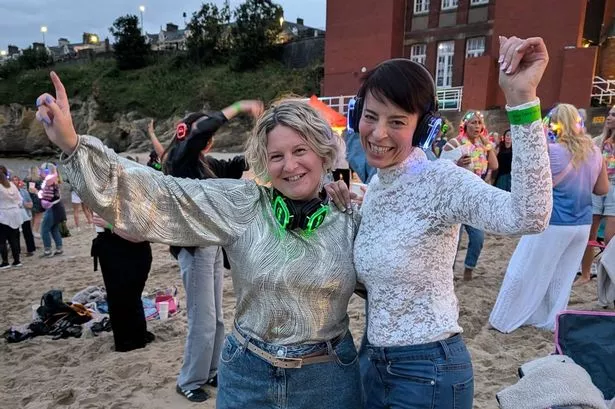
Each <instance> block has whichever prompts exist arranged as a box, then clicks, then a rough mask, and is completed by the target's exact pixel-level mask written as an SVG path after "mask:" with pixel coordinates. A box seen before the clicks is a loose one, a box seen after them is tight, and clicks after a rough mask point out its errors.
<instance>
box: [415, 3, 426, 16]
mask: <svg viewBox="0 0 615 409" xmlns="http://www.w3.org/2000/svg"><path fill="white" fill-rule="evenodd" d="M427 13H429V0H414V14H427Z"/></svg>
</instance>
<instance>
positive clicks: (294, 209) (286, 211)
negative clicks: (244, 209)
mask: <svg viewBox="0 0 615 409" xmlns="http://www.w3.org/2000/svg"><path fill="white" fill-rule="evenodd" d="M271 207H272V209H273V215H274V217H275V219H276V220H277V222H278V224H279V225H280V227H281V229H282V230H295V229H301V230H303V232H304V233H305V234H308V235H309V234H311V233H313V232H314V231H316V229H318V228H319V227H320V226H321V225H322V224H323V222H324V221H325V216H326V215H327V214H328V213H329V203H328V201H324V200H322V199H318V198H316V199H311V200H292V199H289V198H287V197H284V196H283V195H282V193H280V192H278V191H277V190H275V189H273V192H272V202H271Z"/></svg>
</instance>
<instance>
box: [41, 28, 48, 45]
mask: <svg viewBox="0 0 615 409" xmlns="http://www.w3.org/2000/svg"><path fill="white" fill-rule="evenodd" d="M46 32H47V26H42V27H41V33H43V45H45V33H46Z"/></svg>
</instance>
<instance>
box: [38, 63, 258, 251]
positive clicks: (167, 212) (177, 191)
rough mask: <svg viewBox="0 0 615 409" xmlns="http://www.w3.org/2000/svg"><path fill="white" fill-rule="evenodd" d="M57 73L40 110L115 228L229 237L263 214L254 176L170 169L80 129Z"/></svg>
mask: <svg viewBox="0 0 615 409" xmlns="http://www.w3.org/2000/svg"><path fill="white" fill-rule="evenodd" d="M51 78H52V81H53V83H54V86H55V88H56V96H57V102H56V98H54V97H52V96H51V95H49V94H43V95H41V96H40V97H39V98H38V100H37V105H38V112H37V118H39V120H41V121H42V122H43V126H44V127H45V132H46V133H47V136H48V137H49V139H50V140H51V141H52V142H53V143H55V144H56V145H57V146H58V147H60V149H62V151H63V152H64V153H65V154H67V155H69V156H68V158H66V159H64V160H63V164H64V166H65V168H66V173H67V175H68V176H69V178H70V180H71V181H72V183H73V186H74V187H75V190H76V191H77V193H78V194H79V196H80V197H81V198H82V199H83V200H84V202H85V203H87V204H88V206H89V207H91V208H92V209H93V210H94V211H95V212H96V213H98V214H99V215H101V216H102V218H103V219H105V220H107V221H109V222H110V223H111V224H113V226H115V227H116V228H118V229H120V230H123V231H125V232H126V233H128V234H130V235H132V236H135V237H138V238H141V239H143V240H147V241H152V242H161V243H165V244H173V245H178V246H203V245H209V244H218V245H224V244H227V243H230V242H231V241H232V240H234V238H236V237H239V236H240V235H241V234H242V233H243V232H244V231H245V229H246V227H247V226H248V224H249V223H250V222H251V221H252V220H253V218H254V217H255V216H256V215H258V214H259V209H258V206H259V203H260V202H259V199H260V189H259V188H258V187H257V186H256V185H255V184H254V183H252V182H249V181H236V180H216V179H212V180H206V181H199V180H190V179H179V178H173V177H170V176H165V175H163V174H161V173H160V172H157V171H155V170H153V169H151V168H148V167H146V166H143V165H139V164H138V163H135V162H132V161H129V160H127V159H124V158H121V157H119V155H117V154H116V153H115V152H113V151H112V150H111V149H109V148H107V147H105V146H104V145H103V144H102V142H101V141H100V140H98V139H96V138H94V137H91V136H84V135H82V136H78V135H77V133H76V132H75V129H74V127H73V124H72V118H71V115H70V109H69V105H68V99H67V97H66V91H65V90H64V86H63V85H62V83H61V81H60V79H59V78H58V76H57V75H56V74H55V73H52V75H51Z"/></svg>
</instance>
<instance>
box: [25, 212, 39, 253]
mask: <svg viewBox="0 0 615 409" xmlns="http://www.w3.org/2000/svg"><path fill="white" fill-rule="evenodd" d="M21 232H22V233H23V239H24V241H25V242H26V251H27V252H28V253H34V252H35V251H36V244H34V235H32V222H31V221H30V220H28V221H25V222H23V224H22V225H21Z"/></svg>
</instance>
